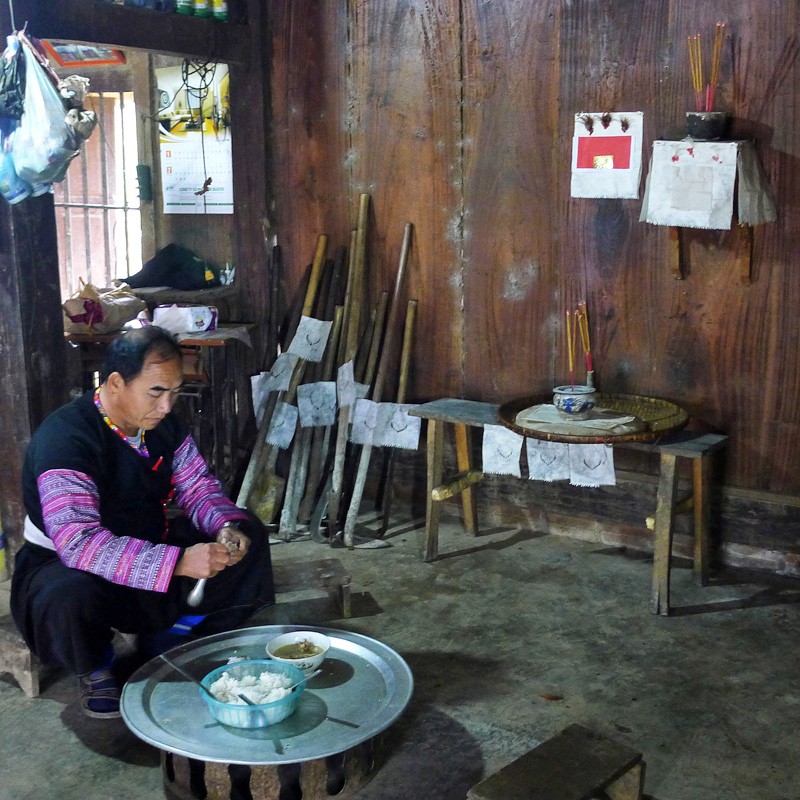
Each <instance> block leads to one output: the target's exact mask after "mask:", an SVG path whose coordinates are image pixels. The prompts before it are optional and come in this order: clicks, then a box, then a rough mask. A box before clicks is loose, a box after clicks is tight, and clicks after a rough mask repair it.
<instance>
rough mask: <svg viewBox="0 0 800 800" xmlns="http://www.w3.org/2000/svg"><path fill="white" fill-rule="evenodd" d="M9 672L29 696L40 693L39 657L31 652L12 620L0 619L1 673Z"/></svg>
mask: <svg viewBox="0 0 800 800" xmlns="http://www.w3.org/2000/svg"><path fill="white" fill-rule="evenodd" d="M3 672H7V673H10V674H11V675H13V676H14V680H16V682H17V683H18V684H19V686H20V688H21V689H22V691H23V692H25V695H26V696H27V697H36V696H37V695H38V694H39V659H38V658H36V656H35V655H34V654H33V653H31V651H30V650H29V649H28V645H26V644H25V642H24V641H23V640H22V637H21V636H20V635H19V633H18V631H17V629H16V627H15V626H14V623H13V622H12V621H11V620H5V619H4V620H0V673H3Z"/></svg>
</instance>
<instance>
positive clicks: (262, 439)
mask: <svg viewBox="0 0 800 800" xmlns="http://www.w3.org/2000/svg"><path fill="white" fill-rule="evenodd" d="M327 246H328V237H327V236H326V235H325V234H324V233H323V234H320V235H319V236H318V237H317V250H316V253H315V255H314V261H313V263H312V265H311V274H310V275H309V278H308V287H307V288H306V295H305V302H304V303H303V313H304V314H305V315H306V316H307V315H308V314H310V313H311V309H312V308H313V307H314V298H315V297H316V294H317V287H318V286H319V279H320V275H321V274H322V265H323V264H324V263H325V250H326V249H327ZM304 364H305V362H298V364H297V366H296V367H295V370H294V372H293V373H292V377H291V380H290V383H289V389H288V390H287V392H286V393H285V394H284V395H283V398H282V399H284V398H285V400H286V402H292V400H294V395H295V392H296V391H297V386H298V384H299V383H300V380H301V379H302V374H303V366H304ZM270 394H271V396H270V397H269V398H268V400H267V407H266V409H265V411H264V417H263V419H262V420H261V424H260V425H259V426H258V431H257V433H256V442H255V445H254V446H253V452H252V453H251V454H250V461H249V463H248V464H247V469H246V470H245V473H244V477H243V478H242V485H241V488H240V489H239V496H238V497H237V498H236V505H237V506H239V508H247V503H248V501H249V499H250V492H252V490H253V484H254V483H255V481H256V477H257V476H258V475H260V474H261V472H262V471H263V470H264V467H265V466H266V465H267V464H268V463H270V462H271V461H273V460H274V459H273V458H272V457H271V456H272V455H274V454H271V453H270V449H269V448H270V447H271V446H270V445H268V444H267V434H268V433H269V426H270V425H271V424H272V417H273V415H274V413H275V408H276V407H277V404H278V396H277V393H270ZM273 394H274V395H275V396H274V397H273V396H272V395H273Z"/></svg>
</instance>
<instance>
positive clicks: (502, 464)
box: [482, 425, 524, 478]
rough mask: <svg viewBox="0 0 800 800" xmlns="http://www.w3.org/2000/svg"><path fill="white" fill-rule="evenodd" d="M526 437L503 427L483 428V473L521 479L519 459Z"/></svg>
mask: <svg viewBox="0 0 800 800" xmlns="http://www.w3.org/2000/svg"><path fill="white" fill-rule="evenodd" d="M523 439H524V437H522V436H520V435H519V434H518V433H514V431H512V430H509V429H508V428H505V427H503V426H502V425H485V426H484V428H483V447H482V451H483V471H484V472H486V473H488V474H493V475H514V476H516V477H517V478H519V477H520V475H521V473H520V468H519V457H520V453H521V452H522V442H523Z"/></svg>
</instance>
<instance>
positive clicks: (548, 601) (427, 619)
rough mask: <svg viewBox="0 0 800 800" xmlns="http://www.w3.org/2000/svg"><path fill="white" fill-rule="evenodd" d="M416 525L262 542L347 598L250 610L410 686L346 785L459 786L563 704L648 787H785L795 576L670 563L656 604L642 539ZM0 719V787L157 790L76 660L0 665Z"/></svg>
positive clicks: (753, 797) (741, 791) (779, 794)
mask: <svg viewBox="0 0 800 800" xmlns="http://www.w3.org/2000/svg"><path fill="white" fill-rule="evenodd" d="M419 540H420V530H419V527H418V524H417V525H415V524H414V523H410V522H409V523H405V524H403V523H398V525H396V526H395V527H394V528H392V529H391V530H390V535H389V538H388V541H389V542H390V543H391V547H389V548H385V549H377V550H375V549H356V550H353V551H348V550H342V549H337V550H332V549H331V548H329V547H327V546H326V545H315V544H313V543H310V542H293V543H290V544H279V545H276V546H275V547H274V548H273V557H274V559H275V560H280V559H289V560H297V559H303V558H309V559H315V558H330V557H336V558H339V559H340V560H341V561H342V562H343V563H344V564H345V566H346V567H347V568H348V569H349V570H351V571H352V574H353V593H354V597H353V618H352V619H349V620H342V619H339V618H338V617H337V614H338V612H337V611H336V609H335V608H334V607H333V606H332V605H331V604H330V603H329V601H328V599H327V597H326V596H325V595H324V593H323V592H321V591H319V590H318V589H316V588H315V587H312V588H310V589H309V590H307V591H304V592H300V593H293V594H291V595H289V596H285V597H282V598H280V600H279V604H278V605H277V606H275V607H274V608H273V609H270V610H268V611H266V612H262V613H261V614H259V615H258V617H257V618H256V619H254V620H253V621H252V622H253V624H268V623H273V622H292V623H301V624H321V625H329V626H331V627H337V628H342V629H347V630H351V631H355V632H358V633H363V634H365V635H368V636H371V637H375V638H378V639H380V640H382V641H384V642H386V643H387V644H388V645H390V646H391V647H393V648H394V649H395V650H397V651H398V652H399V653H400V654H401V655H402V656H403V657H404V658H405V659H406V660H407V662H408V664H409V666H410V667H411V669H412V671H413V673H414V677H415V690H414V695H413V698H412V700H411V703H410V705H409V707H408V709H407V711H406V713H405V714H404V715H403V717H401V719H400V720H399V721H398V722H397V723H396V724H395V725H394V726H393V727H392V728H391V729H390V731H389V732H388V733H387V734H386V740H387V744H388V745H389V746H390V753H391V755H390V756H389V758H388V761H387V762H386V763H385V764H384V765H383V766H382V768H381V769H380V770H379V771H378V772H377V774H376V775H375V777H374V778H373V779H372V781H371V782H370V783H368V784H367V785H366V786H365V787H364V788H362V789H361V790H360V792H358V793H357V795H356V796H357V797H358V798H360V800H395V799H397V800H401V799H402V800H428V799H431V800H433V799H436V800H438V799H439V798H452V800H463V799H464V798H465V797H466V794H467V790H468V789H469V787H470V786H472V785H473V784H475V783H477V782H478V781H479V780H480V779H481V778H482V777H484V776H485V775H488V774H490V773H491V772H493V771H495V770H497V769H498V768H500V767H501V766H503V765H504V764H506V763H508V762H509V761H511V760H513V759H514V758H516V757H517V756H519V755H521V754H522V753H524V752H526V751H527V750H529V749H530V748H531V747H533V746H534V745H535V744H537V743H538V742H540V741H542V740H544V739H546V738H549V737H550V736H552V735H553V734H555V733H557V732H558V731H560V730H561V729H563V728H564V727H566V726H567V725H568V724H570V723H572V722H577V723H580V724H582V725H584V726H585V727H588V728H591V729H592V730H594V731H596V732H598V733H601V734H604V735H606V736H608V737H611V738H613V739H616V740H618V741H619V742H622V743H625V744H628V745H630V746H632V747H634V748H636V749H637V750H640V751H642V752H643V753H644V758H645V760H646V763H647V772H646V779H645V793H646V795H648V796H650V797H651V798H655V800H717V799H719V800H723V799H724V800H797V799H798V798H800V788H798V784H797V770H798V766H797V765H798V756H799V755H800V746H798V743H797V734H796V731H798V730H800V684H798V681H797V656H796V649H797V646H798V641H800V587H798V585H797V584H796V583H795V584H789V583H785V582H778V581H777V580H770V579H768V578H767V577H766V576H761V578H759V579H758V580H757V581H752V579H751V582H748V583H745V582H736V581H734V580H732V579H731V578H730V576H729V578H728V579H726V581H720V582H719V583H715V585H713V586H711V587H706V588H704V589H700V588H697V587H695V586H694V585H693V581H692V575H691V571H690V570H689V569H687V568H686V567H680V566H678V567H677V568H675V569H673V582H672V586H673V595H672V596H673V603H674V605H675V612H676V613H675V615H674V616H671V617H669V618H663V617H655V616H653V615H651V614H650V612H649V594H650V578H651V562H650V560H649V558H648V557H647V556H646V555H643V554H638V553H632V552H625V551H622V550H619V549H614V548H608V547H605V546H603V545H602V544H593V543H591V542H585V541H579V540H577V539H574V538H568V537H564V536H552V535H545V534H542V533H538V532H536V531H531V530H499V529H498V530H494V531H491V532H488V533H484V534H482V535H481V536H480V537H478V538H477V539H475V538H472V537H469V536H467V535H466V534H464V533H463V532H462V531H461V529H460V526H459V525H458V524H453V523H447V522H445V524H443V525H442V530H441V536H440V553H441V555H440V558H439V560H438V561H436V562H435V563H433V564H424V563H422V562H421V561H420V559H419V557H418V549H419ZM740 580H741V579H740ZM8 587H9V584H8V582H5V583H0V604H2V605H0V616H3V615H5V614H6V613H7V596H8ZM0 720H2V738H0V776H2V778H0V800H6V799H8V800H11V799H12V798H13V800H28V799H29V798H30V799H32V798H37V799H38V798H40V797H42V796H44V787H46V794H47V796H52V797H58V798H64V799H65V800H70V799H71V798H76V800H77V799H78V798H81V799H82V798H104V799H105V798H109V797H114V798H120V800H138V799H139V798H157V797H163V796H164V790H163V782H162V777H161V772H160V767H159V754H158V752H157V751H156V750H155V749H154V748H152V747H151V746H150V745H147V744H145V743H144V742H142V741H140V740H138V739H137V738H136V737H134V736H133V735H132V734H131V733H130V732H129V731H128V729H127V728H126V727H125V725H124V723H123V722H121V721H114V722H97V721H93V720H90V719H88V718H86V717H83V716H82V715H81V713H80V711H79V709H78V705H77V703H76V697H75V692H74V680H73V679H69V678H66V677H64V676H62V675H59V674H54V673H52V672H51V673H46V674H45V677H44V680H43V686H42V693H41V695H40V696H39V697H37V698H35V699H32V700H29V699H26V698H25V697H24V695H23V694H22V692H21V691H20V690H19V688H18V687H17V685H16V683H15V682H14V681H13V679H12V678H11V677H10V676H7V675H4V676H0Z"/></svg>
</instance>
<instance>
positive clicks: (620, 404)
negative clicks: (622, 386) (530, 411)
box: [498, 392, 689, 444]
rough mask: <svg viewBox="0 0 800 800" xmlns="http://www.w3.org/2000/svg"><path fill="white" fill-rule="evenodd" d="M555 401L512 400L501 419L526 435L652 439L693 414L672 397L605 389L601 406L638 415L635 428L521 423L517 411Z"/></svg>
mask: <svg viewBox="0 0 800 800" xmlns="http://www.w3.org/2000/svg"><path fill="white" fill-rule="evenodd" d="M552 400H553V398H552V395H548V396H546V397H544V396H541V395H539V396H533V397H519V398H517V399H516V400H509V401H508V402H506V403H503V404H502V405H501V406H500V409H499V411H498V418H499V420H500V423H501V424H502V425H505V427H506V428H510V429H511V430H512V431H515V432H516V433H519V434H521V435H522V436H530V437H531V438H533V439H545V440H546V441H549V442H566V443H570V444H614V443H615V442H651V441H653V440H654V439H658V438H659V437H661V436H664V435H666V434H667V433H671V432H672V431H676V430H679V429H680V428H682V427H684V425H686V423H687V422H688V421H689V414H688V413H687V412H686V411H684V410H683V409H682V408H681V407H680V406H678V405H676V404H675V403H672V402H670V401H669V400H662V399H661V398H658V397H644V396H642V395H637V394H604V393H602V392H601V393H598V395H597V407H598V408H603V409H607V410H609V411H615V412H618V413H619V414H621V415H627V416H633V417H635V418H636V420H635V423H634V424H631V428H633V429H632V430H629V431H628V432H626V433H619V434H611V433H609V434H585V433H580V432H579V429H577V428H576V429H575V432H571V431H570V430H569V429H570V424H569V422H565V423H564V426H563V427H562V426H554V425H544V424H542V425H537V424H531V425H530V426H528V425H520V424H518V423H517V414H519V412H520V411H524V410H525V409H526V408H530V407H531V406H535V405H537V404H541V403H551V402H552Z"/></svg>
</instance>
